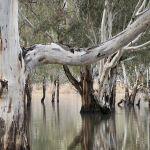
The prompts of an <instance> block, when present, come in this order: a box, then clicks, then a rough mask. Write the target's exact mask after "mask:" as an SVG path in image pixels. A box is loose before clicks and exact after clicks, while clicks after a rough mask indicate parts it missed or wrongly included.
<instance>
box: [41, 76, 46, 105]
mask: <svg viewBox="0 0 150 150" xmlns="http://www.w3.org/2000/svg"><path fill="white" fill-rule="evenodd" d="M45 95H46V80H45V76H43V97H42V99H41V103H44V100H45Z"/></svg>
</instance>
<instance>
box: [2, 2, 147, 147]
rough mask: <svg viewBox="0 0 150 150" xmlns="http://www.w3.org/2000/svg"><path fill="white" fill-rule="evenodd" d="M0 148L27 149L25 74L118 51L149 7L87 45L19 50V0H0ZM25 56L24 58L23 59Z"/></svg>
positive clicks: (140, 27) (140, 28)
mask: <svg viewBox="0 0 150 150" xmlns="http://www.w3.org/2000/svg"><path fill="white" fill-rule="evenodd" d="M0 14H1V15H0V36H1V37H0V38H1V39H0V93H1V94H0V95H1V97H2V96H3V97H2V98H1V100H0V149H2V150H3V149H4V150H6V149H7V150H15V149H16V150H20V149H28V147H29V146H28V143H29V141H28V138H27V136H26V131H27V125H26V102H25V99H24V93H25V91H24V90H25V77H26V76H27V75H28V74H29V73H30V71H32V69H34V68H35V67H36V66H38V65H40V64H47V63H54V64H63V65H65V64H68V65H88V64H91V63H93V62H96V61H98V60H100V59H102V58H106V57H108V56H109V55H111V54H113V53H115V52H117V51H118V50H119V49H120V48H122V47H123V46H126V45H127V44H128V43H129V42H131V41H132V40H134V39H135V38H136V37H137V36H138V35H139V34H140V33H142V32H144V31H145V30H146V29H147V27H148V26H150V10H149V9H148V10H147V11H145V12H143V13H142V14H141V16H140V17H139V18H138V19H137V20H136V21H135V22H134V23H132V24H131V25H129V26H128V27H127V28H126V29H125V30H124V31H123V32H121V33H120V34H118V35H116V36H114V37H112V38H111V39H110V40H108V41H106V42H104V43H101V44H98V45H96V46H94V47H90V48H71V47H68V46H65V45H61V44H58V43H51V44H47V45H42V44H36V45H34V46H31V47H28V48H26V49H24V50H22V51H21V48H20V44H19V34H18V1H17V0H1V1H0ZM22 58H24V60H23V59H22ZM24 63H25V65H24Z"/></svg>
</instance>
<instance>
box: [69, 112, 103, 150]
mask: <svg viewBox="0 0 150 150" xmlns="http://www.w3.org/2000/svg"><path fill="white" fill-rule="evenodd" d="M81 117H82V129H81V131H80V133H79V135H77V136H76V137H75V138H74V140H73V142H72V143H71V144H70V145H69V147H68V149H67V150H72V149H74V148H75V147H76V146H77V145H79V144H81V146H82V149H83V150H92V149H93V148H94V135H95V132H94V131H95V128H96V127H97V126H98V125H99V123H100V121H101V116H100V115H99V114H95V115H92V114H82V115H81Z"/></svg>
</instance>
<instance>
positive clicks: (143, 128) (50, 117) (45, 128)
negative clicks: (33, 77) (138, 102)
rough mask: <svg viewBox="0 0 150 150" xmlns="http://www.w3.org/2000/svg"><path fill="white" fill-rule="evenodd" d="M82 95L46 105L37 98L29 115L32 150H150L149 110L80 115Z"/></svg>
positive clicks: (145, 108)
mask: <svg viewBox="0 0 150 150" xmlns="http://www.w3.org/2000/svg"><path fill="white" fill-rule="evenodd" d="M80 106H81V102H80V96H79V95H76V94H74V95H67V94H66V95H60V103H59V104H57V103H54V104H52V103H51V101H50V100H49V99H48V98H47V99H46V101H45V105H42V104H41V102H40V96H38V95H34V96H33V100H32V105H31V110H30V112H29V114H30V142H31V150H150V110H149V109H148V108H147V107H145V106H141V107H140V109H137V108H135V109H130V110H129V109H121V108H118V107H117V106H116V113H115V114H114V115H111V116H103V117H102V116H101V115H82V116H81V115H80V113H79V112H80Z"/></svg>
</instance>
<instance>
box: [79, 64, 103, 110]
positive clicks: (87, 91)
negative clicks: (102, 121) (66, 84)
mask: <svg viewBox="0 0 150 150" xmlns="http://www.w3.org/2000/svg"><path fill="white" fill-rule="evenodd" d="M81 84H82V93H81V100H82V106H81V111H80V112H81V113H84V112H100V111H101V107H100V105H99V104H98V101H97V100H96V99H95V98H94V95H93V92H94V89H93V78H92V70H91V66H86V67H85V68H84V69H83V71H82V72H81Z"/></svg>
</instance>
